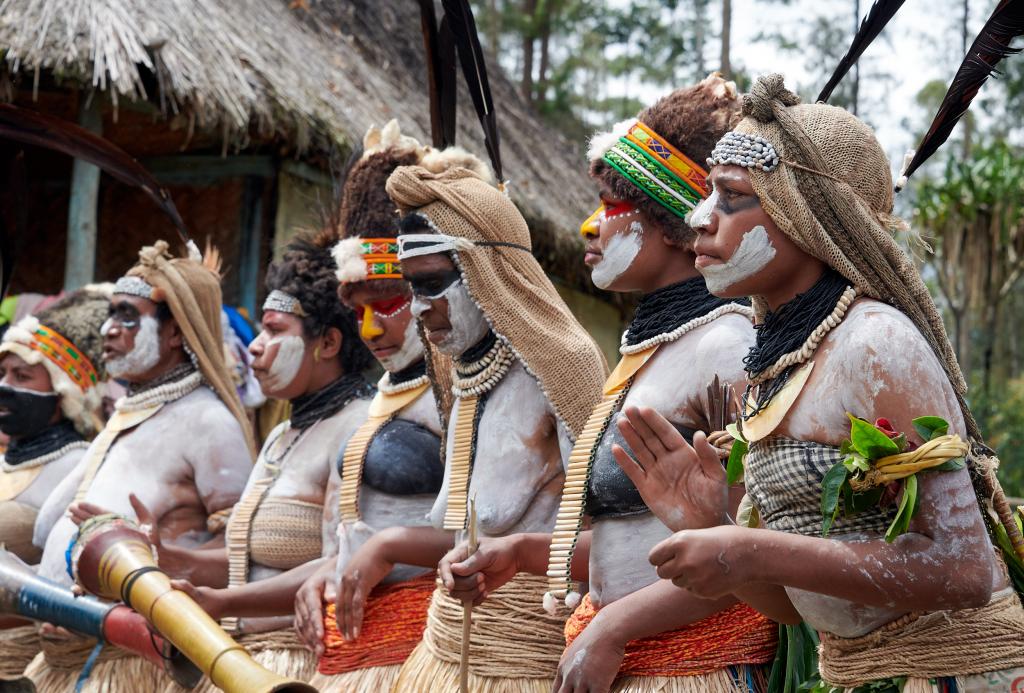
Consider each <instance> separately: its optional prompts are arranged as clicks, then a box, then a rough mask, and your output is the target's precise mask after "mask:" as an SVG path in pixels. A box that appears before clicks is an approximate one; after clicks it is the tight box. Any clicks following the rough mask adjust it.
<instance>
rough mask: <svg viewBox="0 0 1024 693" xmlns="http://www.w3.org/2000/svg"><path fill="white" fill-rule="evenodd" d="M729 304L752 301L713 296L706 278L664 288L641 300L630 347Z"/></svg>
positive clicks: (629, 332)
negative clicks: (705, 281)
mask: <svg viewBox="0 0 1024 693" xmlns="http://www.w3.org/2000/svg"><path fill="white" fill-rule="evenodd" d="M729 303H742V304H744V305H746V304H749V301H748V300H747V299H741V300H738V301H737V300H734V299H731V298H718V297H717V296H713V295H712V294H710V293H709V292H708V287H707V285H706V284H705V283H704V278H703V277H694V278H692V279H684V280H683V281H681V282H676V283H675V284H671V285H669V286H664V287H662V288H660V289H657V290H655V291H652V292H651V293H649V294H647V295H645V296H644V297H643V298H641V299H640V303H639V304H637V307H636V312H635V313H634V314H633V320H632V322H630V323H629V328H628V329H627V330H626V344H627V345H628V346H633V345H635V344H640V343H641V342H643V341H646V340H648V339H651V338H652V337H657V336H658V335H662V334H665V333H667V332H671V331H672V330H674V329H676V328H677V327H680V326H681V325H685V324H686V323H688V322H690V321H691V320H695V319H697V318H699V317H703V316H704V315H707V314H708V313H710V312H711V311H713V310H715V309H717V308H721V307H722V306H724V305H728V304H729Z"/></svg>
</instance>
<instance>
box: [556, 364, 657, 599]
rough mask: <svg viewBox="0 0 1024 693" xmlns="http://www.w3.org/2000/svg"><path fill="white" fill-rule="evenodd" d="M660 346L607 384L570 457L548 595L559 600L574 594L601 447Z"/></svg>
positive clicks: (619, 368) (623, 367)
mask: <svg viewBox="0 0 1024 693" xmlns="http://www.w3.org/2000/svg"><path fill="white" fill-rule="evenodd" d="M658 346H660V345H659V344H656V345H654V346H652V347H650V348H648V349H646V350H644V351H641V352H638V353H635V354H626V355H625V356H623V357H622V359H621V360H620V361H619V363H618V365H617V366H616V367H615V370H614V371H612V374H611V375H610V376H608V380H607V381H606V382H605V386H604V397H603V398H602V399H601V401H600V402H599V403H598V404H597V406H596V407H594V411H593V412H591V414H590V418H589V419H587V423H586V425H585V426H584V427H583V431H582V432H581V433H580V435H579V437H578V438H577V439H576V443H575V444H574V445H573V448H572V452H571V453H569V465H568V469H566V472H565V484H564V485H563V486H562V499H561V501H559V504H558V515H557V517H556V519H555V530H554V532H553V533H552V535H551V552H550V554H549V555H548V573H547V575H548V594H550V595H552V596H554V597H556V598H558V599H564V598H565V597H566V595H567V594H568V593H569V592H570V591H572V586H573V585H572V575H571V572H570V570H571V567H572V554H573V551H574V550H575V548H576V540H577V539H578V538H579V535H580V528H581V527H582V523H583V510H584V506H585V505H586V502H587V486H588V484H589V482H590V472H591V470H592V469H593V466H594V456H595V455H596V454H597V447H598V446H599V445H600V444H601V439H602V438H603V437H604V434H605V431H607V430H608V425H609V424H610V423H611V420H612V416H613V415H614V414H615V412H617V411H618V410H619V407H621V405H622V401H623V400H624V399H625V397H626V394H627V393H628V392H629V387H630V385H631V384H632V382H633V376H635V375H636V374H637V373H638V372H639V371H640V369H641V368H643V366H644V364H646V363H647V362H648V361H649V360H650V358H651V356H653V355H654V352H655V351H657V350H658Z"/></svg>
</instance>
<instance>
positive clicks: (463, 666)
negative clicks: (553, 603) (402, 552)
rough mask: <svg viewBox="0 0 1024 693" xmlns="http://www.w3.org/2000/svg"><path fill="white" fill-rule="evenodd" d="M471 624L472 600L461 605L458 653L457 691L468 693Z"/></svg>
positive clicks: (472, 523)
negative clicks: (460, 643)
mask: <svg viewBox="0 0 1024 693" xmlns="http://www.w3.org/2000/svg"><path fill="white" fill-rule="evenodd" d="M476 547H477V541H476V496H473V498H472V499H470V501H469V555H468V556H467V558H468V557H469V556H472V555H473V554H474V553H476ZM472 626H473V602H469V603H466V604H463V605H462V652H461V653H460V655H459V693H469V635H470V629H471V628H472Z"/></svg>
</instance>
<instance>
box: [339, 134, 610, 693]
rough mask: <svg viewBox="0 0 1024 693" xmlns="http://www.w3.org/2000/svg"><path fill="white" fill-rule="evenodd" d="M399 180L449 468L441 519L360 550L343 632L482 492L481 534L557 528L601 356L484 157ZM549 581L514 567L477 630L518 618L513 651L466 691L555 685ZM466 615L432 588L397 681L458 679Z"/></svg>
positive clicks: (491, 638)
mask: <svg viewBox="0 0 1024 693" xmlns="http://www.w3.org/2000/svg"><path fill="white" fill-rule="evenodd" d="M388 193H389V194H390V195H391V198H392V200H393V201H394V203H395V204H397V205H398V206H399V208H400V209H401V210H402V211H403V212H404V213H406V214H407V216H406V217H405V218H404V219H403V221H402V224H401V234H400V235H399V237H398V240H399V247H400V251H399V259H400V261H401V263H402V273H403V275H404V276H405V278H406V279H407V280H408V281H409V283H410V286H411V290H412V295H413V301H412V305H411V309H412V313H413V315H415V316H416V318H417V319H418V320H419V322H420V326H421V327H422V329H423V332H424V335H425V337H426V339H427V342H428V345H427V346H428V359H429V364H430V371H429V372H430V374H431V377H432V379H433V384H434V391H435V395H436V396H437V399H438V401H439V403H440V405H441V406H440V409H441V412H442V416H443V417H444V418H445V419H446V421H447V426H446V439H445V441H444V444H445V446H446V454H445V459H446V466H445V472H444V481H443V484H442V487H441V491H440V493H439V494H438V496H437V501H436V503H435V504H434V506H433V509H432V510H431V513H430V516H431V518H430V519H431V522H430V526H426V527H423V526H419V527H412V526H406V527H392V528H389V529H386V530H383V531H380V532H378V533H377V534H375V535H374V536H373V537H372V538H371V539H370V540H369V541H367V542H366V543H365V544H364V545H363V546H362V548H361V549H360V550H359V551H358V552H357V553H356V554H355V555H354V556H352V558H351V559H350V560H349V562H348V565H347V567H346V570H345V573H344V575H343V579H342V584H341V586H340V588H339V594H338V599H337V613H338V615H339V616H338V620H339V622H340V623H341V625H342V631H343V633H344V632H350V633H351V632H359V631H358V629H359V627H360V625H361V622H362V621H363V620H365V619H363V606H362V605H363V602H364V599H365V597H364V596H363V595H366V594H367V593H368V592H369V591H370V589H371V588H373V587H374V586H375V585H376V584H377V583H378V582H379V581H380V580H381V579H382V578H383V577H384V576H386V575H387V574H388V573H389V572H390V571H391V570H392V568H393V566H394V565H395V564H396V563H406V564H414V565H420V566H423V567H425V568H434V567H435V566H436V565H437V561H438V560H439V559H440V558H441V557H442V556H443V555H444V554H445V552H447V551H448V550H450V549H451V548H452V546H453V544H454V541H455V538H456V534H457V533H458V532H462V531H464V530H465V528H466V527H467V524H468V522H469V518H470V515H471V513H470V510H469V505H470V500H471V499H475V504H474V508H475V511H476V521H475V524H476V527H477V529H478V531H479V533H480V535H481V536H503V535H505V534H508V533H511V532H517V531H545V530H547V529H549V528H550V527H551V526H553V523H554V517H555V511H556V508H557V495H558V489H559V488H561V483H562V477H563V473H562V456H563V454H564V453H565V452H567V451H568V447H569V441H570V437H571V436H574V435H576V433H578V431H579V428H580V427H582V424H583V423H584V420H585V417H586V414H585V411H584V410H585V409H586V408H589V407H590V406H592V405H593V403H594V402H595V401H596V400H597V398H598V394H599V392H598V389H599V384H600V380H601V378H602V377H603V370H604V366H603V362H602V359H601V356H600V352H599V351H598V349H597V347H596V345H595V344H594V342H593V340H592V339H590V337H589V336H588V335H587V334H586V332H585V331H584V330H583V328H582V327H581V326H580V325H579V323H578V322H576V321H575V319H574V318H573V317H572V315H571V313H570V312H569V310H568V308H567V306H566V305H565V304H564V303H563V302H562V300H561V299H560V298H559V297H558V294H557V292H556V291H555V289H554V287H553V286H552V285H551V283H550V281H549V280H548V279H547V277H546V276H545V275H544V273H543V271H542V270H541V268H540V266H539V265H538V264H537V261H536V260H535V259H534V257H533V255H532V252H531V250H530V238H529V231H528V229H527V227H526V223H525V222H524V221H523V219H522V216H521V215H520V214H519V212H518V211H517V210H516V208H515V206H514V205H513V204H512V203H511V202H510V201H509V200H508V198H507V197H506V196H504V195H503V194H502V193H501V192H500V191H499V190H497V189H496V188H494V187H493V186H492V185H491V184H490V182H489V174H488V172H487V171H486V167H485V166H484V165H483V164H482V163H481V162H480V161H479V160H478V159H476V158H474V157H472V156H470V155H468V154H466V153H465V152H461V151H460V150H448V151H445V152H440V153H435V154H432V155H429V156H427V157H425V158H424V160H423V161H422V162H421V165H419V166H403V167H399V168H398V169H396V170H395V172H394V173H393V174H392V176H391V177H390V178H389V179H388ZM542 586H543V581H542V580H539V579H537V578H531V577H528V576H519V577H517V578H516V579H514V580H513V581H512V582H511V583H510V584H509V585H507V586H506V588H505V589H503V590H502V592H501V593H500V594H499V599H497V600H495V603H494V604H487V605H485V606H484V607H483V608H482V610H481V611H479V612H477V613H478V616H477V617H476V619H475V625H474V642H475V641H476V638H477V637H480V638H482V639H483V641H485V642H489V643H495V644H497V645H499V646H500V643H501V642H502V640H503V639H505V638H507V637H509V630H508V626H507V625H506V624H509V623H514V624H515V625H514V627H515V629H516V633H517V635H516V649H515V651H514V652H513V651H512V650H508V651H507V652H502V651H501V648H500V647H499V648H498V649H497V653H496V654H495V653H494V652H495V648H494V646H493V645H492V648H491V653H489V654H488V655H487V656H486V657H483V656H481V655H480V654H479V653H476V654H471V656H470V662H469V670H468V676H469V687H470V690H480V691H486V690H512V689H513V688H514V689H515V690H520V691H534V690H536V691H547V690H549V688H550V684H551V678H552V676H553V675H554V670H555V665H556V664H557V652H556V651H555V650H556V649H557V648H553V647H552V644H555V645H556V646H557V643H558V641H559V640H560V638H561V630H562V625H563V624H562V620H561V619H558V618H554V617H551V616H548V615H546V614H545V613H544V611H543V609H542V608H541V606H540V596H541V594H542V592H543V589H542ZM461 620H462V608H461V605H460V604H459V603H458V602H456V601H454V600H452V599H451V598H450V597H448V596H447V595H446V594H444V593H443V592H441V591H434V592H433V595H432V597H431V599H430V609H429V617H428V618H427V621H426V629H425V630H424V631H423V637H422V641H421V642H419V643H418V645H417V646H416V648H415V649H414V650H413V651H412V653H411V654H410V656H409V658H408V659H407V660H406V661H405V663H404V664H403V665H402V668H401V671H400V673H399V674H398V678H397V680H396V682H395V684H394V688H393V690H409V691H421V690H437V691H455V690H457V689H458V685H459V667H458V666H457V665H456V664H454V663H453V662H454V661H457V660H458V657H459V644H458V642H453V640H452V638H451V637H450V636H448V635H447V633H451V632H453V631H454V630H458V628H459V624H460V623H461ZM366 623H367V628H368V629H369V628H370V627H371V626H372V623H370V622H369V621H368V620H367V621H366Z"/></svg>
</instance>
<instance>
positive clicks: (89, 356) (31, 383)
mask: <svg viewBox="0 0 1024 693" xmlns="http://www.w3.org/2000/svg"><path fill="white" fill-rule="evenodd" d="M109 305H110V295H109V293H106V294H105V293H103V292H101V291H99V290H81V291H76V292H74V293H72V294H69V295H67V296H65V297H64V298H62V299H60V300H59V301H57V302H56V303H53V304H52V305H50V306H49V307H47V308H46V309H45V310H43V311H42V312H40V313H39V314H37V315H34V316H31V317H26V318H23V319H22V320H20V321H19V322H18V323H17V324H16V325H14V326H12V327H11V328H10V329H8V330H7V331H6V332H5V333H4V336H3V341H2V342H0V431H3V433H4V434H6V435H7V436H8V437H9V439H10V443H9V445H8V447H7V451H6V453H5V454H4V455H2V456H0V544H3V546H4V548H5V549H6V550H7V551H9V552H11V553H13V554H15V555H16V556H18V557H19V558H20V559H22V560H23V561H25V562H26V563H28V564H29V565H33V564H35V563H37V562H38V561H39V558H40V556H41V554H42V547H43V545H44V544H45V543H46V536H47V535H48V534H49V532H50V528H51V527H52V526H53V523H54V522H55V521H56V519H57V518H56V517H53V518H48V519H45V520H42V521H39V520H38V517H37V516H38V512H39V509H40V507H41V506H42V505H43V502H44V501H45V500H46V498H47V497H48V496H49V495H50V493H51V492H52V491H53V489H54V488H55V487H56V486H57V485H58V484H59V483H60V481H61V480H62V479H63V478H64V477H66V476H67V475H68V474H70V473H71V472H72V471H73V470H74V469H75V467H76V466H77V465H78V463H79V462H80V461H81V459H82V455H83V454H84V453H85V449H86V448H87V447H88V446H89V443H88V441H87V438H88V437H91V436H92V435H94V434H95V433H96V429H97V428H98V427H100V426H101V419H100V413H101V412H100V408H101V406H102V397H101V394H100V391H101V389H102V387H103V384H104V381H103V379H104V372H103V370H102V366H103V364H102V363H101V361H100V357H101V355H102V344H101V337H100V325H102V324H103V321H104V320H105V319H106V316H107V306H109ZM34 527H38V534H37V535H36V537H37V541H38V543H33V528H34ZM0 652H3V655H2V657H0V680H3V679H8V678H11V679H16V678H20V677H21V674H22V672H23V671H24V670H25V667H26V666H28V664H29V662H31V661H32V659H33V658H34V657H35V656H36V654H37V653H38V652H39V637H38V634H37V628H36V626H35V625H25V626H20V627H15V628H9V629H5V630H0ZM2 687H3V684H0V688H2Z"/></svg>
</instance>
